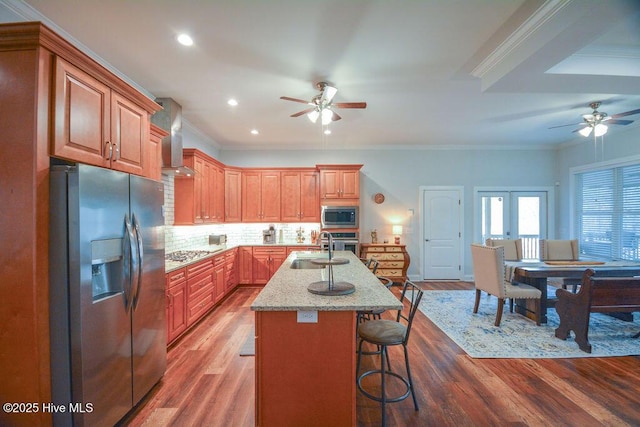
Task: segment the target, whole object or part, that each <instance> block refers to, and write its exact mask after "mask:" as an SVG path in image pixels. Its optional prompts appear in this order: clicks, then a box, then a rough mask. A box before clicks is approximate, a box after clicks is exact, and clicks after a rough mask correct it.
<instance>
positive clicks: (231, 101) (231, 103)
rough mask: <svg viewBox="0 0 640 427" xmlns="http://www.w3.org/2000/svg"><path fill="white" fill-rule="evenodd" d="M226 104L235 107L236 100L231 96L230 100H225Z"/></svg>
mask: <svg viewBox="0 0 640 427" xmlns="http://www.w3.org/2000/svg"><path fill="white" fill-rule="evenodd" d="M227 104H229V105H231V106H233V107H235V106H236V105H238V101H236V100H235V99H233V98H231V99H230V100H228V101H227Z"/></svg>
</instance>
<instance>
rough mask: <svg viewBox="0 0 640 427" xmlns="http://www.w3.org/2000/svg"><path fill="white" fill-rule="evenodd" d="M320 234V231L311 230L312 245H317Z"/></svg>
mask: <svg viewBox="0 0 640 427" xmlns="http://www.w3.org/2000/svg"><path fill="white" fill-rule="evenodd" d="M319 234H320V232H319V231H316V230H311V244H312V245H317V244H318V235H319Z"/></svg>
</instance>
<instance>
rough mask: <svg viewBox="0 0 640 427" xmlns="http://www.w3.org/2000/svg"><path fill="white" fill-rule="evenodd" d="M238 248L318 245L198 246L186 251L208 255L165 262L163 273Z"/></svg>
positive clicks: (290, 243) (253, 244)
mask: <svg viewBox="0 0 640 427" xmlns="http://www.w3.org/2000/svg"><path fill="white" fill-rule="evenodd" d="M240 246H278V247H288V246H304V247H309V246H317V247H318V249H319V248H320V246H319V245H317V244H316V245H313V244H311V243H304V242H302V243H296V242H293V241H291V242H283V243H251V244H249V243H243V244H240V245H231V244H225V245H208V246H199V247H194V248H189V249H188V250H195V251H206V252H208V253H206V254H202V255H201V256H198V257H194V258H192V259H190V260H188V261H170V260H166V261H165V263H164V272H165V274H166V273H170V272H172V271H174V270H178V269H180V268H183V267H187V266H189V265H191V264H195V263H196V262H200V261H202V260H204V259H207V258H209V257H212V256H217V255H220V254H221V253H223V252H225V251H228V250H231V249H234V248H237V247H240Z"/></svg>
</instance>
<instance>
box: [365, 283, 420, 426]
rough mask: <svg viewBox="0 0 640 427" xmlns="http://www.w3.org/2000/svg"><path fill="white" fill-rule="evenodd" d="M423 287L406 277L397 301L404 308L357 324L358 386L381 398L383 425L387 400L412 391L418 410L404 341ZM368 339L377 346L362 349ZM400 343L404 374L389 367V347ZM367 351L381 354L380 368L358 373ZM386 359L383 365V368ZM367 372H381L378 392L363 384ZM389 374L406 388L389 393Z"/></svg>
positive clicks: (376, 398) (402, 396)
mask: <svg viewBox="0 0 640 427" xmlns="http://www.w3.org/2000/svg"><path fill="white" fill-rule="evenodd" d="M422 294H423V291H422V290H421V289H420V288H419V287H418V286H416V285H415V284H414V283H413V282H411V281H409V280H407V281H406V282H405V283H404V286H403V288H402V294H401V296H400V302H401V303H402V304H403V306H404V307H403V309H401V310H398V314H397V316H396V319H395V320H386V319H381V320H371V321H368V322H364V323H362V324H360V325H359V327H358V339H359V341H360V343H359V344H358V361H357V363H356V385H357V387H358V389H359V390H360V391H361V392H362V394H364V395H365V396H366V397H368V398H369V399H372V400H375V401H376V402H380V405H381V407H382V425H383V426H384V425H385V421H386V419H385V417H386V416H385V407H386V404H387V403H391V402H399V401H401V400H404V399H406V398H407V397H409V395H411V397H412V398H413V407H414V408H415V410H416V411H417V410H418V401H417V399H416V393H415V390H414V387H413V381H412V380H411V368H410V366H409V353H408V351H407V345H408V343H409V334H410V332H411V325H412V324H413V319H414V316H415V314H416V312H417V311H418V306H419V305H420V300H421V299H422ZM365 342H368V343H370V344H373V345H375V346H376V347H377V348H378V351H376V352H363V351H362V345H363V343H365ZM396 345H402V348H403V349H404V363H405V370H406V372H407V376H406V377H403V376H402V375H400V374H399V373H398V372H395V371H392V370H391V362H390V360H389V353H388V349H387V348H388V347H391V346H396ZM369 354H379V355H380V367H379V369H373V370H370V371H367V372H364V373H363V374H362V375H358V374H359V373H360V360H361V358H362V356H364V355H369ZM385 361H386V368H387V369H385ZM369 375H380V389H379V390H380V394H379V395H377V394H373V393H371V392H369V391H367V390H365V388H364V386H363V385H362V380H363V379H364V378H366V377H368V376H369ZM390 377H394V378H396V379H398V380H400V381H401V382H402V383H403V384H404V386H405V387H406V391H405V392H404V393H403V394H401V395H398V396H393V397H388V396H387V389H386V382H387V380H388V379H390Z"/></svg>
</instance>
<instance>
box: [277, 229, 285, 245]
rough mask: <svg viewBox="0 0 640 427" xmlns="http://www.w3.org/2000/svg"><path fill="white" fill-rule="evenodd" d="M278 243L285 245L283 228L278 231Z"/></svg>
mask: <svg viewBox="0 0 640 427" xmlns="http://www.w3.org/2000/svg"><path fill="white" fill-rule="evenodd" d="M278 243H284V236H283V233H282V228H281V229H280V230H278Z"/></svg>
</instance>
